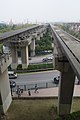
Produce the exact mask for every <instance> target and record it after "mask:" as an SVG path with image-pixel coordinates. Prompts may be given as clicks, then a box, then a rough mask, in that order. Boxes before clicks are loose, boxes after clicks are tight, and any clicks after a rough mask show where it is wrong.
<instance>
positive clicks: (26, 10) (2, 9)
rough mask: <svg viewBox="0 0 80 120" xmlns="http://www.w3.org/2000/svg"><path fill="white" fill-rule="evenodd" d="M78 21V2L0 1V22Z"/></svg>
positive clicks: (79, 15) (55, 0) (72, 0)
mask: <svg viewBox="0 0 80 120" xmlns="http://www.w3.org/2000/svg"><path fill="white" fill-rule="evenodd" d="M10 19H12V20H13V22H27V20H28V21H29V22H36V21H39V22H55V21H60V22H61V21H64V22H68V21H69V22H71V21H78V22H79V21H80V0H0V21H6V22H7V21H10Z"/></svg>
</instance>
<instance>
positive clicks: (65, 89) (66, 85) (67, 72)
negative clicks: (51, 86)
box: [58, 57, 75, 115]
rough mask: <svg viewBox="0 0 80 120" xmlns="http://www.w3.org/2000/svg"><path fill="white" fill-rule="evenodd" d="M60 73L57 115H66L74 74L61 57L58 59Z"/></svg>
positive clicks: (69, 108) (70, 99)
mask: <svg viewBox="0 0 80 120" xmlns="http://www.w3.org/2000/svg"><path fill="white" fill-rule="evenodd" d="M58 62H59V65H60V63H61V65H60V67H61V68H60V71H61V79H60V83H59V95H58V102H59V106H58V114H59V115H66V114H70V110H71V104H72V97H73V91H74V83H75V73H74V71H73V69H72V67H71V65H70V63H69V62H68V61H67V60H66V59H65V57H63V59H58Z"/></svg>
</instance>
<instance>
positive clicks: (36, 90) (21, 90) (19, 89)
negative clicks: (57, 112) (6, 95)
mask: <svg viewBox="0 0 80 120" xmlns="http://www.w3.org/2000/svg"><path fill="white" fill-rule="evenodd" d="M21 93H23V89H21V88H20V87H19V86H18V87H17V89H16V94H17V95H18V97H20V96H21ZM34 93H39V91H38V86H37V84H35V90H34ZM11 94H12V92H11ZM28 95H29V96H31V91H30V89H28Z"/></svg>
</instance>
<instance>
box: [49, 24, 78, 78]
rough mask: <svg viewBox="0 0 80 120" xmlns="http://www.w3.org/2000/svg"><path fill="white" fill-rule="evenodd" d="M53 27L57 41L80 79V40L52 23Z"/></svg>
mask: <svg viewBox="0 0 80 120" xmlns="http://www.w3.org/2000/svg"><path fill="white" fill-rule="evenodd" d="M51 29H52V32H53V37H54V36H56V41H57V43H58V44H59V47H60V48H61V50H63V52H64V53H65V56H66V57H67V59H68V60H69V62H70V64H71V66H72V67H73V69H74V71H75V73H76V75H77V76H78V78H79V79H80V40H79V39H77V38H75V37H73V36H72V35H70V34H68V33H67V32H65V31H63V30H62V29H60V28H59V27H57V26H53V25H51Z"/></svg>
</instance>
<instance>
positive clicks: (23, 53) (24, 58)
mask: <svg viewBox="0 0 80 120" xmlns="http://www.w3.org/2000/svg"><path fill="white" fill-rule="evenodd" d="M21 60H22V68H23V69H26V68H27V67H28V64H29V63H28V46H24V47H22V48H21Z"/></svg>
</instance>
